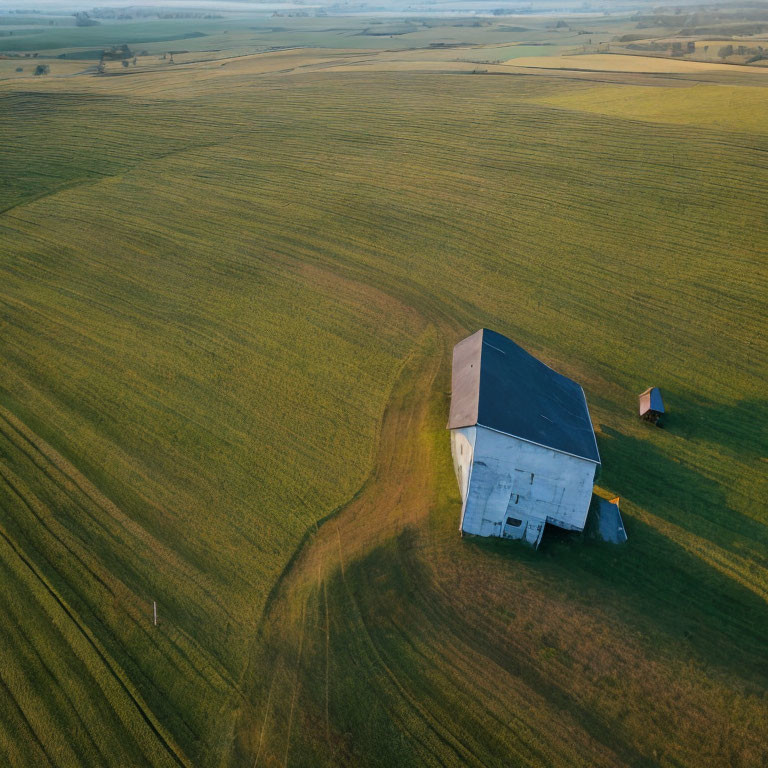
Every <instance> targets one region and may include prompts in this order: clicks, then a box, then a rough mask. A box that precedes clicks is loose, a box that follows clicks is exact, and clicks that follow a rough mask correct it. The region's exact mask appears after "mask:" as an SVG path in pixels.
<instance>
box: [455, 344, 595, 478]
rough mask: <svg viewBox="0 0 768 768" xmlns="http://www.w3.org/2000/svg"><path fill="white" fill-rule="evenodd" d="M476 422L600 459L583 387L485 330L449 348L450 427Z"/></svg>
mask: <svg viewBox="0 0 768 768" xmlns="http://www.w3.org/2000/svg"><path fill="white" fill-rule="evenodd" d="M475 425H479V426H483V427H488V428H489V429H494V430H496V431H497V432H503V433H504V434H507V435H511V436H512V437H517V438H520V439H521V440H527V441H528V442H531V443H536V444H538V445H543V446H545V447H547V448H551V449H553V450H556V451H560V452H562V453H568V454H571V455H572V456H578V457H580V458H583V459H587V460H588V461H594V462H595V463H597V464H599V463H600V454H599V453H598V451H597V443H596V442H595V433H594V430H593V429H592V422H591V421H590V419H589V411H588V410H587V401H586V398H585V396H584V390H583V389H582V388H581V387H580V386H579V385H578V384H577V383H576V382H575V381H572V380H571V379H569V378H568V377H567V376H563V375H562V374H560V373H557V371H553V370H552V369H551V368H550V367H549V366H548V365H545V364H544V363H542V362H541V361H540V360H537V359H536V358H535V357H534V356H533V355H531V354H529V353H528V352H526V351H525V350H524V349H523V348H522V347H519V346H518V345H517V344H515V343H514V342H513V341H511V340H510V339H508V338H507V337H506V336H502V335H501V334H500V333H496V332H495V331H489V330H487V329H482V330H479V331H477V333H473V334H472V335H471V336H469V337H467V338H466V339H464V340H463V341H460V342H459V343H458V344H457V345H456V346H455V347H454V350H453V376H452V393H451V413H450V418H449V421H448V429H458V428H460V427H471V426H475Z"/></svg>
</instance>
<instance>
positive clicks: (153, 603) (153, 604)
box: [152, 600, 157, 626]
mask: <svg viewBox="0 0 768 768" xmlns="http://www.w3.org/2000/svg"><path fill="white" fill-rule="evenodd" d="M152 614H153V616H154V619H155V626H157V602H156V601H155V600H153V601H152Z"/></svg>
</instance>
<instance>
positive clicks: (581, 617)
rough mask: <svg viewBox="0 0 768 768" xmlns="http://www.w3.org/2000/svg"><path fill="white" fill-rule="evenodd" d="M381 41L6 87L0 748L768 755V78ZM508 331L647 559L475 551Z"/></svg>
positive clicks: (147, 758)
mask: <svg viewBox="0 0 768 768" xmlns="http://www.w3.org/2000/svg"><path fill="white" fill-rule="evenodd" d="M275 21H278V20H275ZM317 21H318V20H312V23H313V24H316V23H317ZM335 21H336V20H333V23H334V24H335ZM308 24H309V22H308ZM346 24H347V22H344V23H343V24H342V25H341V26H345V25H346ZM329 26H330V23H329ZM499 26H500V25H499ZM482 31H483V30H482V28H480V30H479V31H478V30H477V29H475V28H471V27H470V28H460V29H459V30H458V31H457V30H456V29H453V31H452V32H451V34H453V35H455V36H456V37H457V38H458V37H460V38H462V39H464V40H466V41H467V42H472V40H473V39H475V38H469V37H466V35H469V34H471V35H475V34H476V35H477V38H476V39H477V40H482V39H483V38H482V37H481V32H482ZM501 32H502V30H500V29H496V31H495V32H494V35H498V37H499V38H501V37H502V34H501ZM50 34H53V33H52V32H51V33H50ZM287 34H288V33H286V35H287ZM408 34H409V35H410V34H411V33H408ZM413 34H417V33H416V32H414V33H413ZM419 34H420V33H419ZM423 34H425V35H426V34H427V31H423ZM443 34H444V30H440V32H439V35H443ZM445 34H446V35H447V34H448V33H447V32H445ZM506 35H507V37H506V40H501V39H500V40H496V38H495V37H494V36H491V38H490V39H487V40H486V41H487V42H488V43H496V42H511V39H510V37H509V33H506ZM406 36H408V35H399V36H398V37H406ZM359 37H361V36H360V35H358V38H359ZM521 37H522V36H521ZM356 39H357V38H356ZM430 39H433V38H430ZM388 42H391V41H388ZM523 42H524V40H523ZM73 44H74V43H73ZM376 45H378V43H376V44H374V45H372V46H371V48H374V47H375V46H376ZM356 47H357V45H356V44H355V45H349V46H348V45H347V44H346V43H345V44H344V45H343V46H330V45H329V46H328V49H327V50H323V51H319V50H309V49H305V50H295V51H283V52H274V53H263V54H259V55H258V56H256V55H249V56H244V57H238V58H232V59H228V60H226V61H225V60H223V59H222V60H220V61H189V62H188V63H183V64H179V65H174V66H173V67H170V66H163V65H159V64H155V63H153V64H151V65H150V64H146V65H141V64H137V66H136V68H135V70H131V71H130V74H126V75H122V74H120V75H116V76H101V77H99V76H95V75H92V74H74V75H73V76H71V77H69V76H68V77H53V76H49V77H32V78H23V79H7V80H3V81H2V82H0V126H2V130H3V132H4V136H7V137H8V139H7V140H6V141H5V142H3V144H2V146H0V174H2V187H1V188H2V199H1V200H0V210H1V211H2V213H0V281H2V286H3V287H2V289H0V359H1V360H2V367H0V507H1V508H2V510H3V517H2V528H0V552H1V553H2V554H1V555H0V568H2V572H3V583H4V584H8V585H9V588H8V589H6V590H4V591H3V593H2V596H0V601H2V610H3V613H4V615H6V616H7V617H11V620H10V621H7V622H5V623H4V626H3V628H2V630H0V632H1V633H2V643H0V649H2V650H0V669H2V670H3V672H2V673H0V681H1V684H0V755H2V757H1V758H0V760H2V761H4V762H6V763H8V764H10V765H13V766H28V765H30V766H31V765H36V766H39V765H47V764H48V765H93V766H103V765H108V764H111V765H134V764H135V765H158V766H164V765H188V766H233V767H234V766H240V765H267V766H271V765H297V766H298V765H327V766H332V765H333V766H335V765H361V766H362V765H366V766H378V765H381V766H385V765H386V766H393V765H402V766H410V765H414V764H424V765H440V764H443V765H445V764H449V765H450V764H464V765H506V764H510V762H514V763H515V764H519V765H530V766H540V765H553V766H566V765H568V766H572V765H582V766H611V767H614V766H641V765H662V766H699V765H701V764H702V761H703V762H704V763H706V764H707V765H712V766H723V767H725V766H744V767H745V768H747V767H749V766H754V765H759V764H760V763H761V762H762V761H764V760H765V759H767V758H768V741H767V740H766V737H765V734H764V731H763V729H762V728H761V723H763V722H764V721H765V719H766V717H768V706H767V705H766V698H765V691H766V688H767V685H768V668H766V665H765V636H766V632H768V614H767V613H766V600H768V571H767V570H766V563H768V531H767V529H766V524H767V523H768V519H767V518H766V509H765V504H764V498H765V494H766V492H767V491H768V487H766V480H765V461H766V456H765V445H766V434H765V424H766V418H767V417H768V408H767V405H766V400H765V392H764V381H765V377H766V374H767V373H768V364H767V360H766V357H767V356H766V345H765V338H766V333H765V331H766V328H765V317H766V309H767V307H766V303H767V302H766V295H767V294H766V287H767V286H766V283H767V282H768V280H767V279H766V278H767V275H766V268H765V262H764V253H765V250H766V246H768V223H766V221H765V217H764V216H763V213H762V212H763V208H764V200H765V197H766V194H768V176H766V174H765V172H764V170H763V167H764V163H763V157H764V155H765V152H766V151H768V137H766V135H765V130H764V125H765V120H764V119H763V117H764V116H763V112H764V106H765V98H764V96H763V94H766V93H768V91H766V90H765V88H764V87H762V86H761V85H760V84H759V82H758V81H756V80H755V78H756V77H760V76H761V75H762V73H758V74H757V75H752V74H750V73H745V74H743V75H742V73H741V71H740V70H743V69H744V68H741V67H728V68H727V69H728V72H727V73H726V75H727V77H725V76H724V75H722V74H721V73H720V72H718V71H715V70H712V69H706V70H705V69H699V70H697V74H696V78H697V79H698V80H701V81H702V82H698V83H697V84H693V83H692V82H691V81H690V80H688V79H686V78H687V77H688V75H686V74H680V73H676V72H674V71H672V70H670V69H664V70H663V75H660V76H659V77H658V78H657V79H649V76H647V75H643V74H638V73H634V72H631V71H626V72H622V73H620V75H619V76H618V77H620V78H621V80H614V81H613V82H610V83H600V82H598V83H595V82H590V81H586V80H584V79H583V78H581V77H579V73H574V74H573V76H571V75H570V74H568V73H562V72H557V73H555V72H553V73H547V72H534V71H533V70H528V71H524V70H523V68H520V70H518V72H517V74H514V75H509V76H495V75H490V74H488V75H473V76H471V77H470V76H464V75H463V74H461V73H460V71H459V70H457V69H456V66H457V65H460V66H462V67H464V70H463V71H466V70H467V68H469V69H470V70H471V69H472V65H471V64H462V63H461V62H458V61H452V60H450V59H451V58H456V59H458V58H461V57H462V56H463V55H464V54H465V52H464V51H461V52H459V51H451V52H450V55H449V54H448V52H447V51H444V50H439V49H438V50H434V51H430V50H425V49H422V50H421V51H415V52H405V53H404V52H402V51H400V52H397V51H394V52H393V51H390V52H383V53H377V52H376V51H375V50H370V49H369V50H367V51H366V50H352V49H355V48H356ZM392 47H394V46H392ZM488 50H492V47H489V48H488ZM479 57H480V54H478V58H479ZM577 58H579V57H563V58H561V59H559V60H562V61H571V60H575V59H577ZM584 58H586V57H584ZM599 58H601V59H602V58H606V59H609V58H613V57H609V56H600V57H599ZM622 58H623V57H622ZM25 61H26V60H25ZM514 61H515V60H513V63H514ZM72 63H74V62H72ZM684 63H686V64H689V63H690V62H684ZM222 64H224V66H222ZM664 64H668V62H666V61H665V62H664ZM3 65H5V62H3ZM25 66H26V63H25ZM390 68H392V69H398V68H400V70H401V71H386V70H387V69H390ZM488 68H489V69H490V70H491V71H505V70H506V71H507V72H509V71H511V70H512V67H505V66H498V65H496V66H494V65H489V67H488ZM644 71H647V70H644ZM686 71H687V70H686ZM727 105H731V107H732V108H731V110H730V111H728V110H727V109H726V107H727ZM482 326H485V327H492V328H494V329H496V330H498V331H500V332H502V333H505V334H507V335H509V336H510V337H512V338H514V339H515V340H516V341H518V342H519V343H521V344H523V345H524V346H526V347H527V348H528V349H530V350H531V351H532V352H533V353H535V354H537V355H538V356H540V357H541V358H542V359H543V360H545V361H546V362H548V363H551V364H552V365H553V366H555V367H556V368H558V369H559V370H562V371H563V372H564V373H566V374H567V375H569V376H572V377H573V378H575V379H576V380H577V381H579V382H581V383H582V384H583V385H584V388H585V391H586V394H587V398H588V401H589V405H590V411H591V414H592V418H593V421H594V423H595V427H596V430H597V434H598V443H599V448H600V451H601V456H602V459H603V472H602V475H601V477H600V479H599V481H598V482H599V485H600V487H601V488H602V489H603V491H604V492H611V493H614V494H616V495H619V496H621V499H622V502H621V503H622V513H623V514H624V520H625V524H626V527H627V531H628V534H629V542H628V544H627V545H626V547H624V548H622V549H616V548H613V547H611V546H609V545H601V544H598V543H594V542H589V541H583V540H581V539H580V538H579V537H569V536H564V535H561V536H557V535H548V536H545V539H544V543H543V545H542V549H541V550H540V551H539V552H531V551H529V550H526V549H524V548H523V547H521V546H516V545H510V544H505V543H501V542H487V541H482V542H481V541H476V540H475V541H473V540H470V539H466V538H465V539H460V538H459V537H458V535H457V526H458V512H459V502H458V493H457V491H456V488H455V480H454V478H453V475H452V469H451V464H450V455H449V446H448V437H447V433H446V432H445V422H446V415H447V403H448V395H449V393H448V388H449V360H450V350H451V348H452V345H453V344H454V343H455V342H456V341H457V340H458V339H459V338H461V337H462V336H464V335H466V334H467V333H468V332H471V331H474V330H476V329H477V328H479V327H482ZM650 384H654V385H656V386H659V387H661V388H662V390H663V392H664V393H665V397H666V400H667V403H668V406H669V409H670V415H669V419H668V424H667V426H666V428H665V429H663V430H662V429H656V428H652V427H649V426H648V425H646V424H642V423H640V422H639V421H638V420H637V419H636V417H635V407H636V395H637V393H638V392H640V391H642V390H643V389H645V387H646V386H648V385H650ZM153 600H157V602H158V606H159V616H160V621H159V625H158V626H157V627H154V626H153V625H152V601H153Z"/></svg>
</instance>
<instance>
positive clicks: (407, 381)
mask: <svg viewBox="0 0 768 768" xmlns="http://www.w3.org/2000/svg"><path fill="white" fill-rule="evenodd" d="M430 309H432V308H431V307H430ZM429 314H430V315H431V314H432V313H431V312H430V313H429ZM436 314H437V313H436ZM422 317H423V314H422ZM434 320H437V324H436V323H435V322H434ZM434 320H433V322H429V321H427V322H428V325H427V327H426V330H425V333H424V335H423V336H422V339H421V341H420V343H419V346H418V348H417V349H416V350H414V351H413V352H412V353H411V354H410V355H409V356H408V357H407V358H406V359H405V360H404V362H403V364H402V366H401V369H400V371H399V373H398V375H397V377H396V379H395V382H394V384H393V387H392V390H391V391H390V395H389V398H388V400H387V405H386V406H385V408H384V412H383V415H382V420H381V425H380V428H379V432H378V436H377V445H376V453H375V456H376V459H375V461H374V465H373V467H372V469H371V471H370V473H369V475H368V477H367V478H366V479H365V481H364V482H363V483H362V485H361V486H360V487H359V489H358V490H357V491H356V493H355V494H354V495H353V496H352V497H351V498H350V499H348V500H347V501H346V502H345V503H344V504H342V505H340V506H339V507H337V508H336V509H334V510H332V511H331V512H330V513H329V514H328V515H326V516H325V517H324V518H323V519H321V520H319V521H318V522H317V524H316V525H315V526H313V527H312V528H310V529H309V530H308V531H307V532H306V534H305V535H304V537H303V539H302V541H301V542H300V544H299V546H298V547H297V549H296V550H295V551H294V554H293V556H292V557H291V559H290V560H289V562H288V563H287V564H286V566H285V568H284V569H283V571H282V573H281V574H280V577H279V578H278V579H277V581H276V582H275V584H274V585H273V588H272V590H271V592H270V595H269V598H268V600H267V601H266V604H265V607H264V611H263V613H262V616H261V620H260V622H259V625H258V631H257V633H256V637H255V639H254V643H253V645H252V651H251V656H252V661H251V665H250V666H252V665H253V656H254V654H255V653H257V652H259V651H261V650H262V649H261V647H260V646H261V643H260V642H259V641H263V640H264V639H265V638H266V637H267V636H269V634H270V632H274V630H275V625H276V624H278V623H279V621H280V613H281V607H282V605H283V604H285V602H286V601H287V600H289V599H290V598H289V595H290V594H291V593H292V592H293V591H294V590H299V591H300V590H302V589H303V588H304V587H305V586H306V585H307V583H312V584H313V585H314V586H316V587H317V588H319V589H320V591H321V593H322V596H323V602H324V606H325V608H324V611H323V612H324V619H323V626H322V627H321V629H322V632H321V634H323V637H324V640H323V642H324V644H325V651H324V652H325V670H324V678H325V690H324V694H323V699H324V710H325V711H324V713H323V720H324V730H325V731H326V740H327V741H328V742H330V738H331V737H330V732H331V728H332V724H331V718H330V714H329V697H330V679H329V674H330V673H329V664H330V654H331V650H330V634H331V629H330V619H329V611H330V609H329V601H328V593H327V579H328V578H329V577H331V576H332V575H333V574H334V573H338V574H339V575H340V578H341V580H342V582H343V583H344V585H345V591H346V594H347V597H348V599H349V600H350V601H351V604H352V605H353V606H354V608H353V609H352V613H353V614H355V615H356V616H357V618H358V621H359V622H360V623H361V626H363V628H365V619H364V615H363V611H362V610H361V608H360V606H359V605H358V604H357V602H356V598H355V594H354V590H353V589H352V588H351V586H350V585H349V584H348V583H347V579H346V565H347V563H349V562H353V561H354V560H355V559H356V558H357V557H360V556H362V555H364V554H365V551H366V549H367V548H369V547H372V546H375V545H376V544H377V543H378V541H379V537H380V536H381V535H382V534H383V535H385V536H386V535H393V534H397V532H398V531H399V530H402V529H403V528H404V527H405V526H406V525H408V524H409V522H413V521H408V520H402V519H400V520H398V515H397V507H398V503H399V502H400V500H402V498H403V496H404V495H406V494H407V493H408V489H407V485H408V473H407V472H404V471H403V466H404V465H405V464H407V463H408V457H410V456H411V452H412V451H415V450H417V449H416V448H415V446H416V445H417V444H418V434H419V430H420V429H421V428H422V426H423V422H424V418H425V414H426V412H427V409H428V404H429V402H430V398H431V394H432V391H433V386H434V382H435V379H436V377H437V375H438V373H439V370H440V368H441V366H442V365H443V364H444V363H445V361H446V359H447V354H448V351H449V347H448V345H447V344H446V342H445V338H446V337H447V336H448V335H450V334H451V332H453V331H455V330H456V329H452V328H451V327H450V326H449V323H448V321H447V320H445V319H443V318H441V317H436V318H434ZM438 324H439V325H438ZM403 434H405V435H407V436H408V438H409V439H408V440H407V441H406V442H408V443H409V444H410V445H411V449H410V451H408V452H407V454H406V457H403V456H400V455H399V453H400V452H399V451H398V450H397V446H398V441H397V436H398V435H403ZM398 464H399V465H400V466H399V467H398V466H397V465H398ZM401 478H405V479H404V480H403V479H401ZM393 483H394V484H395V485H396V486H397V488H395V489H393V488H392V487H391V486H392V484H393ZM387 501H390V503H389V505H386V502H387ZM392 502H394V503H392ZM371 509H375V510H376V519H377V521H379V522H380V524H381V530H380V531H378V532H377V534H376V535H373V538H368V539H367V540H363V541H362V542H361V541H359V540H357V539H356V538H346V540H343V538H342V531H341V527H340V524H341V523H343V522H344V521H348V520H354V519H355V518H358V517H360V516H364V515H366V514H368V512H369V510H371ZM330 522H333V523H334V525H328V523H330ZM303 605H304V607H303V608H302V613H301V617H302V618H301V627H302V629H301V632H300V640H299V648H298V652H297V653H298V658H297V657H296V656H294V662H293V665H294V669H293V671H289V672H288V674H289V675H295V680H294V682H293V683H292V684H291V686H290V688H291V693H290V704H289V715H288V733H287V737H286V739H285V742H284V751H283V754H282V755H280V756H278V757H277V758H276V759H277V760H278V761H279V762H281V763H282V764H283V765H285V766H288V765H289V764H290V763H289V757H290V749H291V734H292V730H293V729H294V725H293V721H294V713H295V710H296V708H297V706H298V702H299V698H300V693H301V677H300V674H299V673H300V669H299V666H300V661H301V654H302V653H303V647H304V643H305V639H304V634H305V624H306V620H307V619H306V610H307V605H306V602H305V603H304V604H303ZM364 634H365V635H366V636H367V643H366V645H367V647H368V652H367V655H368V656H369V660H370V663H371V664H372V666H373V667H375V668H378V669H379V670H380V671H381V672H382V673H383V674H384V676H385V679H387V680H388V681H389V685H391V686H392V688H393V689H394V690H396V691H398V692H399V695H400V696H401V697H402V699H403V701H406V702H408V707H409V709H410V710H411V711H412V712H413V713H414V715H415V716H416V717H417V718H418V719H419V720H421V721H422V722H423V724H424V726H425V727H426V729H427V731H429V732H431V733H432V734H433V736H434V737H435V738H437V739H438V740H439V741H440V742H442V743H443V744H444V745H445V746H446V747H447V748H450V751H451V752H452V753H453V754H454V757H455V758H456V759H459V760H465V761H466V760H470V761H472V762H474V763H476V764H480V761H479V760H478V759H477V757H476V756H474V755H473V754H472V753H471V751H469V752H468V751H467V750H466V746H465V745H462V744H461V742H460V741H459V740H457V739H456V738H455V737H452V736H451V734H450V733H448V732H447V731H444V729H443V727H441V726H440V724H438V723H437V722H433V720H432V718H430V717H429V716H428V714H427V713H426V711H425V710H424V708H423V707H422V706H420V705H419V704H418V702H416V701H415V700H413V697H412V696H410V695H409V694H408V692H407V690H406V688H405V686H404V685H403V683H402V682H401V681H400V680H399V679H398V675H397V671H396V670H394V669H393V668H392V667H391V665H390V664H388V662H387V661H386V659H385V658H384V657H383V656H382V655H381V653H380V650H379V649H378V648H377V647H376V643H375V641H374V639H373V638H372V637H371V636H370V634H369V633H368V632H367V631H365V630H364ZM279 673H280V670H279V669H278V668H277V666H275V670H274V671H273V674H272V679H271V682H270V683H269V686H268V691H267V690H265V691H264V692H265V694H266V702H265V704H264V706H263V709H262V710H261V711H260V712H258V713H257V712H255V711H254V710H253V709H251V706H250V702H252V698H253V695H254V694H255V693H256V689H257V688H258V682H255V681H254V680H253V679H252V678H253V675H254V670H253V669H250V670H249V671H248V672H247V673H246V674H245V675H244V679H243V686H242V688H241V691H240V694H241V695H240V697H239V698H240V699H241V703H243V704H244V705H245V706H244V708H243V709H242V710H241V713H240V723H239V724H235V729H236V731H235V734H234V735H233V747H234V749H235V750H237V749H238V744H237V741H238V735H237V734H238V733H239V732H240V730H241V729H246V730H247V729H248V728H249V727H250V726H249V724H248V721H249V720H250V719H251V717H256V718H257V720H258V722H259V723H260V724H261V725H260V727H259V728H258V729H257V730H258V739H257V743H256V744H254V745H253V750H252V751H251V752H250V755H251V757H250V758H249V759H248V764H249V765H251V764H252V765H254V766H257V765H261V764H263V762H260V761H261V760H262V757H263V758H264V759H266V749H265V741H266V740H267V738H268V722H269V720H270V710H271V709H273V708H274V707H275V706H277V705H276V703H275V700H274V688H275V678H276V677H277V675H278V674H279ZM402 727H403V728H404V729H406V730H408V728H407V726H406V724H405V723H402ZM411 738H413V739H415V740H416V741H419V740H420V739H419V736H418V735H417V734H416V733H411ZM422 748H423V749H424V750H428V749H429V747H428V745H427V744H422ZM247 753H248V750H247V749H246V750H245V753H244V754H247ZM254 753H255V758H254V757H252V755H253V754H254ZM473 758H474V760H473Z"/></svg>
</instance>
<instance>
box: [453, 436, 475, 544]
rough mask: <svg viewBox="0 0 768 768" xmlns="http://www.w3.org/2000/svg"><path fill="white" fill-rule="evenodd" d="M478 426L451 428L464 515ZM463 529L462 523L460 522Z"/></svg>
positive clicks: (454, 459) (454, 461) (455, 466)
mask: <svg viewBox="0 0 768 768" xmlns="http://www.w3.org/2000/svg"><path fill="white" fill-rule="evenodd" d="M476 434H477V428H476V427H462V428H461V429H452V430H451V456H453V471H454V472H455V473H456V481H457V482H458V484H459V493H460V494H461V514H462V517H463V516H464V507H465V505H466V501H467V489H468V488H469V475H470V473H471V471H472V456H473V455H474V452H475V437H476ZM459 530H461V523H459Z"/></svg>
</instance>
